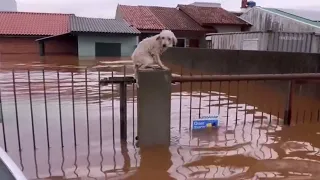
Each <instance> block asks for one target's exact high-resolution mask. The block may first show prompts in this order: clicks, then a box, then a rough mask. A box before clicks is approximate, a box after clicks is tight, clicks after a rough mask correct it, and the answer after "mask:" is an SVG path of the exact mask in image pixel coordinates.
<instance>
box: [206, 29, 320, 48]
mask: <svg viewBox="0 0 320 180" xmlns="http://www.w3.org/2000/svg"><path fill="white" fill-rule="evenodd" d="M207 39H208V43H209V44H208V48H212V49H233V50H260V51H280V52H303V53H318V52H320V51H319V48H320V47H319V35H317V34H315V33H312V32H310V33H307V32H272V31H270V32H262V31H249V32H234V33H213V34H209V35H208V36H207Z"/></svg>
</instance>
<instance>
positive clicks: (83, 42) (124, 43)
mask: <svg viewBox="0 0 320 180" xmlns="http://www.w3.org/2000/svg"><path fill="white" fill-rule="evenodd" d="M137 38H138V36H136V35H126V36H124V35H117V34H116V35H112V36H111V35H108V36H107V35H106V36H101V35H100V36H93V35H79V36H78V54H79V56H80V57H95V43H96V42H102V43H121V56H124V57H126V56H131V54H132V52H133V51H134V49H135V46H136V45H137Z"/></svg>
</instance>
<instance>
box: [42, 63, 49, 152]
mask: <svg viewBox="0 0 320 180" xmlns="http://www.w3.org/2000/svg"><path fill="white" fill-rule="evenodd" d="M42 81H43V99H44V115H45V119H46V120H45V122H46V135H47V147H48V149H49V148H50V136H49V121H48V105H47V91H46V74H45V71H44V69H43V70H42Z"/></svg>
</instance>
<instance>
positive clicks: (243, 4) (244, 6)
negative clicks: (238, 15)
mask: <svg viewBox="0 0 320 180" xmlns="http://www.w3.org/2000/svg"><path fill="white" fill-rule="evenodd" d="M247 3H248V1H247V0H241V9H245V8H247Z"/></svg>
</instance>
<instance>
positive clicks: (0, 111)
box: [0, 89, 8, 152]
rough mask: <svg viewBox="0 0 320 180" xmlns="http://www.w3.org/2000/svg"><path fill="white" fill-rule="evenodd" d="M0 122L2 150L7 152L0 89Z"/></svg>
mask: <svg viewBox="0 0 320 180" xmlns="http://www.w3.org/2000/svg"><path fill="white" fill-rule="evenodd" d="M0 121H1V124H2V135H3V144H4V150H5V151H6V152H7V151H8V149H7V138H6V128H5V122H4V119H3V109H2V93H1V89H0Z"/></svg>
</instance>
